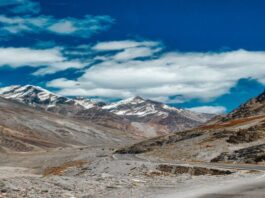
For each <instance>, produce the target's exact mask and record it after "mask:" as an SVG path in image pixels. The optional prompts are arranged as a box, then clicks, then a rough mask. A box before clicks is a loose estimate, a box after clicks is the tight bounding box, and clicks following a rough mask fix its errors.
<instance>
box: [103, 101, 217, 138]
mask: <svg viewBox="0 0 265 198" xmlns="http://www.w3.org/2000/svg"><path fill="white" fill-rule="evenodd" d="M102 108H103V109H106V110H108V111H110V112H112V113H114V114H116V115H119V116H122V117H125V118H127V119H128V120H130V121H132V123H133V124H134V126H136V127H138V128H143V129H145V130H146V132H148V131H149V133H150V134H152V133H154V135H153V136H155V132H156V131H157V129H158V132H159V133H158V134H159V135H163V134H168V133H170V132H171V131H181V130H185V129H190V128H193V127H196V126H198V125H200V124H202V123H204V122H206V121H207V120H208V119H209V118H211V117H212V116H213V115H210V114H202V113H196V112H191V111H189V110H185V109H180V108H175V107H170V106H168V105H165V104H163V103H160V102H155V101H152V100H145V99H143V98H141V97H139V96H138V97H133V98H129V99H126V100H122V101H119V102H117V103H113V104H110V105H106V106H103V107H102ZM151 136H152V135H151Z"/></svg>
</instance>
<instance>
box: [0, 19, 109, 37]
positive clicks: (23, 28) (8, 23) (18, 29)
mask: <svg viewBox="0 0 265 198" xmlns="http://www.w3.org/2000/svg"><path fill="white" fill-rule="evenodd" d="M113 22H114V20H113V19H112V18H111V17H109V16H90V15H87V16H85V17H84V18H82V19H77V18H71V17H68V18H64V19H55V18H54V17H52V16H38V17H31V16H23V17H21V16H17V17H8V16H5V15H0V28H1V29H0V33H1V34H2V35H22V34H25V33H42V32H49V33H53V34H60V35H70V36H77V37H84V38H88V37H90V36H91V35H93V34H96V33H99V32H101V31H104V30H107V29H108V28H109V27H110V26H111V25H112V23H113Z"/></svg>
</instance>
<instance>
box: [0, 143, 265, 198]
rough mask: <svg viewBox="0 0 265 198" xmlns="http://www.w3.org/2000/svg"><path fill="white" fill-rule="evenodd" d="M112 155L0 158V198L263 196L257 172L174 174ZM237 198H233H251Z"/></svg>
mask: <svg viewBox="0 0 265 198" xmlns="http://www.w3.org/2000/svg"><path fill="white" fill-rule="evenodd" d="M112 153H113V149H112V148H107V147H106V148H97V147H76V148H64V149H63V148H61V149H57V150H53V151H47V152H41V153H32V154H27V153H24V154H21V153H20V154H0V197H7V198H9V197H12V198H13V197H27V198H46V197H47V198H49V197H51V198H54V197H63V198H68V197H69V198H73V197H76V198H82V197H83V198H90V197H91V198H92V197H113V198H124V197H132V198H134V197H135V198H141V197H147V198H149V197H150V198H151V197H163V198H164V197H168V198H171V197H180V198H181V197H200V196H202V197H227V196H228V195H231V194H229V192H231V193H234V194H237V192H239V193H241V194H242V193H245V194H247V193H249V191H251V189H255V188H256V189H257V190H255V193H256V194H255V196H254V197H258V196H256V195H258V193H261V194H264V192H265V190H264V187H263V186H264V185H263V186H262V185H261V184H264V183H265V178H264V177H263V174H262V172H259V171H253V170H252V171H248V170H240V171H239V170H237V171H236V170H233V171H234V173H233V174H228V175H198V176H196V175H192V174H193V173H191V172H188V173H185V174H176V173H175V172H172V171H171V172H167V171H161V170H159V169H158V166H159V165H161V162H155V161H152V160H141V158H137V157H136V156H126V155H125V156H122V157H121V156H116V155H113V154H112ZM182 165H183V164H182ZM249 184H251V185H249ZM238 185H240V186H241V187H238ZM246 185H247V186H248V188H245V187H244V186H246ZM252 187H253V188H252ZM261 187H262V188H261ZM227 188H231V190H229V191H228V190H226V189H227ZM241 188H243V189H245V190H246V192H244V191H243V190H242V189H241ZM224 189H225V190H224ZM248 189H249V190H248ZM222 191H224V192H225V193H226V194H222ZM219 192H220V193H219ZM207 194H209V195H207ZM217 194H218V196H217ZM241 194H239V195H237V196H235V197H249V196H243V195H242V196H241ZM249 195H251V196H252V195H253V194H249ZM252 197H253V196H252Z"/></svg>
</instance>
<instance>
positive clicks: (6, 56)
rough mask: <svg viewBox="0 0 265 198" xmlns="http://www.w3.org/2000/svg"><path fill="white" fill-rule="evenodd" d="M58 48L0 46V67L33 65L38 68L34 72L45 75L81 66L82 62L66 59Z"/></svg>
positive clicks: (82, 65)
mask: <svg viewBox="0 0 265 198" xmlns="http://www.w3.org/2000/svg"><path fill="white" fill-rule="evenodd" d="M61 50H62V49H60V48H51V49H30V48H11V47H9V48H0V67H1V66H10V67H12V68H19V67H25V66H28V67H34V68H39V69H38V70H37V71H36V72H35V73H34V74H35V75H45V74H51V73H55V72H58V71H63V70H66V69H69V68H78V69H80V68H82V67H84V66H85V64H84V63H82V62H80V61H76V60H68V59H67V57H64V56H63V54H62V52H61Z"/></svg>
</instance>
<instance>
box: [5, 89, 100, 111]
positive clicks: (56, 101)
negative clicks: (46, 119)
mask: <svg viewBox="0 0 265 198" xmlns="http://www.w3.org/2000/svg"><path fill="white" fill-rule="evenodd" d="M0 95H1V96H2V97H4V98H6V99H12V100H16V101H18V102H21V103H24V104H27V105H30V106H34V107H41V108H44V109H46V110H52V109H54V108H55V107H62V106H63V105H65V106H75V107H76V108H79V109H90V108H93V107H95V106H97V103H96V102H93V101H91V100H88V99H84V98H76V99H69V98H66V97H63V96H59V95H56V94H54V93H52V92H50V91H48V90H46V89H43V88H41V87H38V86H33V85H25V86H18V85H16V86H10V87H4V88H1V89H0Z"/></svg>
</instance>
